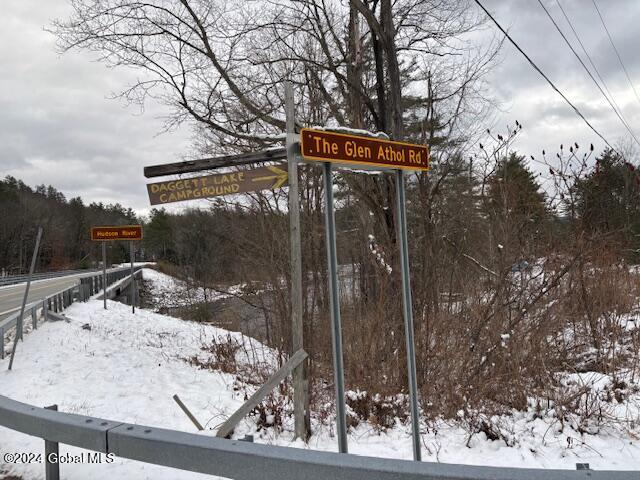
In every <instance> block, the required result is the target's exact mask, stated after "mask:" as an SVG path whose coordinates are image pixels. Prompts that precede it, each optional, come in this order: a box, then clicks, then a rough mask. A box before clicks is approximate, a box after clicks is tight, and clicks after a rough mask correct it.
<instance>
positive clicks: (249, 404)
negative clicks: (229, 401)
mask: <svg viewBox="0 0 640 480" xmlns="http://www.w3.org/2000/svg"><path fill="white" fill-rule="evenodd" d="M307 356H308V355H307V352H305V351H304V350H302V349H300V350H298V351H297V352H296V353H294V354H293V355H292V356H291V358H289V360H288V361H287V363H285V364H284V365H283V366H282V367H281V368H280V370H278V371H277V372H276V373H274V374H273V376H272V377H271V378H269V380H267V381H266V383H265V384H264V385H262V386H261V387H260V388H259V389H258V390H257V391H256V393H254V394H253V395H251V398H250V399H249V400H247V401H246V402H244V404H243V405H242V406H241V407H240V408H239V409H238V410H236V411H235V412H234V413H233V415H231V416H230V417H229V418H228V419H227V421H226V422H224V423H223V424H222V426H221V427H220V428H219V429H218V433H216V437H220V438H227V437H229V436H230V435H231V434H232V433H233V429H234V428H236V425H238V423H239V422H240V420H242V419H243V418H244V417H246V416H247V414H248V413H249V412H250V411H251V410H253V409H254V408H255V407H257V406H258V404H259V403H260V402H261V401H262V400H263V399H264V397H266V396H267V395H268V393H269V392H270V391H271V390H273V389H274V388H275V387H277V386H278V385H279V384H280V382H281V381H282V380H284V379H285V378H286V376H287V375H289V374H290V373H291V371H292V370H293V369H294V368H296V367H297V366H298V365H300V364H301V363H302V362H303V361H304V360H305V359H306V358H307Z"/></svg>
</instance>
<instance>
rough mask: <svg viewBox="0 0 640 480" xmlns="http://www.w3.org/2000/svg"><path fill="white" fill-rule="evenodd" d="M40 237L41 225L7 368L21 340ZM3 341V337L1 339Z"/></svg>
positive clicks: (2, 346) (11, 364)
mask: <svg viewBox="0 0 640 480" xmlns="http://www.w3.org/2000/svg"><path fill="white" fill-rule="evenodd" d="M41 238H42V227H38V235H37V236H36V247H35V248H34V249H33V256H32V257H31V266H30V267H29V276H28V277H27V285H26V287H25V289H24V295H23V296H22V305H21V306H20V316H19V317H18V322H17V323H16V335H15V337H14V338H13V348H12V349H11V360H9V370H11V368H12V367H13V357H15V355H16V347H17V346H18V338H19V339H20V340H22V323H23V322H22V317H24V309H25V306H26V304H27V297H28V296H29V288H30V287H31V277H32V276H33V272H34V271H35V268H36V259H37V258H38V250H39V249H40V239H41ZM2 340H3V341H4V337H3V339H2ZM0 348H4V345H0Z"/></svg>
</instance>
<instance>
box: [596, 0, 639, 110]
mask: <svg viewBox="0 0 640 480" xmlns="http://www.w3.org/2000/svg"><path fill="white" fill-rule="evenodd" d="M591 1H592V2H593V6H594V7H596V12H598V17H600V22H601V23H602V26H603V27H604V31H605V32H607V37H609V43H611V46H612V47H613V50H614V52H616V56H617V57H618V61H619V62H620V65H621V66H622V70H624V74H625V75H626V76H627V80H628V81H629V85H631V89H632V90H633V93H634V94H635V96H636V98H637V99H638V102H640V96H638V92H637V91H636V87H634V85H633V82H632V81H631V77H630V76H629V72H628V71H627V67H625V66H624V62H623V61H622V57H621V56H620V52H618V49H617V47H616V44H615V43H614V41H613V38H612V37H611V33H609V29H608V28H607V24H606V23H605V21H604V18H603V17H602V14H601V13H600V9H599V8H598V4H597V3H596V0H591Z"/></svg>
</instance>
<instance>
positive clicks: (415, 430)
mask: <svg viewBox="0 0 640 480" xmlns="http://www.w3.org/2000/svg"><path fill="white" fill-rule="evenodd" d="M405 202H406V197H405V181H404V172H403V171H402V170H396V208H397V217H398V225H397V227H398V239H399V244H400V270H401V276H402V305H403V315H404V332H405V338H406V345H407V371H408V374H409V397H410V407H411V431H412V435H413V459H414V460H418V461H419V460H420V459H421V454H420V416H419V412H418V381H417V378H416V376H417V374H416V351H415V343H414V339H413V308H412V300H411V276H410V273H409V242H408V241H407V210H406V207H405V205H406V203H405Z"/></svg>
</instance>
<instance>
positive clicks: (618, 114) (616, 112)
mask: <svg viewBox="0 0 640 480" xmlns="http://www.w3.org/2000/svg"><path fill="white" fill-rule="evenodd" d="M538 3H539V4H540V6H541V7H542V9H543V10H544V12H545V13H546V14H547V17H549V20H551V23H553V26H554V27H556V30H557V31H558V33H559V34H560V36H561V37H562V39H563V40H564V42H565V43H566V44H567V46H568V47H569V49H570V50H571V52H572V53H573V54H574V55H575V57H576V58H577V59H578V61H579V62H580V65H582V68H584V70H585V72H587V75H589V77H590V78H591V80H592V81H593V83H594V84H595V85H596V87H598V90H600V93H601V94H602V96H603V97H604V98H605V99H606V100H607V102H609V105H610V106H611V108H612V109H613V112H614V113H615V114H616V116H617V117H618V119H619V120H620V121H621V122H622V124H623V125H624V126H625V128H626V129H627V131H628V132H629V134H630V135H631V136H632V137H633V139H634V140H635V142H636V143H637V144H638V145H639V146H640V142H639V141H638V139H637V138H636V136H635V134H634V133H633V131H632V130H631V128H630V127H629V124H628V123H627V121H626V120H625V119H624V118H623V117H622V115H621V113H619V112H618V110H617V109H616V107H615V106H614V104H613V103H612V102H611V100H610V99H609V97H608V96H607V94H606V93H604V90H602V87H601V86H600V84H599V83H598V82H597V80H596V79H595V78H594V76H593V74H592V73H591V71H590V70H589V69H588V68H587V66H586V65H585V63H584V62H583V61H582V58H580V55H578V52H576V51H575V49H574V48H573V45H571V43H570V42H569V40H568V39H567V37H566V36H565V34H564V32H563V31H562V29H561V28H560V26H559V25H558V24H557V22H556V21H555V19H554V18H553V16H552V15H551V13H549V10H547V7H545V6H544V4H543V3H542V0H538ZM558 5H560V2H558ZM563 13H564V10H563ZM565 18H566V19H567V21H569V19H568V18H567V16H566V14H565ZM569 24H571V23H570V22H569ZM571 28H572V29H573V26H572V27H571ZM573 32H574V34H576V32H575V30H574V31H573ZM576 36H577V34H576ZM580 43H581V44H582V42H580ZM583 49H584V46H583ZM587 56H588V55H587ZM603 83H604V82H603ZM616 105H617V104H616Z"/></svg>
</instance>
